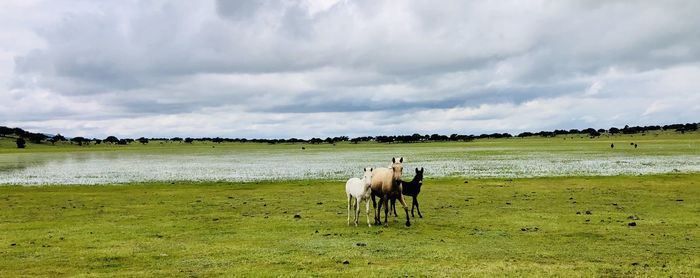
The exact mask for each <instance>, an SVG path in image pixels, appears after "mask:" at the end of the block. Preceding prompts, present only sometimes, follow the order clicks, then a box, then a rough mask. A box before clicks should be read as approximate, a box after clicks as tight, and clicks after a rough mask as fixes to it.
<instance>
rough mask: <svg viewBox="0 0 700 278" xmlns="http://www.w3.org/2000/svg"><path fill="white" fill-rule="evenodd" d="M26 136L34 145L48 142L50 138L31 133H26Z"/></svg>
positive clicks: (41, 134)
mask: <svg viewBox="0 0 700 278" xmlns="http://www.w3.org/2000/svg"><path fill="white" fill-rule="evenodd" d="M24 136H27V139H29V142H32V143H34V144H40V143H41V141H43V140H46V139H47V138H49V136H46V135H45V134H43V133H30V132H25V134H24Z"/></svg>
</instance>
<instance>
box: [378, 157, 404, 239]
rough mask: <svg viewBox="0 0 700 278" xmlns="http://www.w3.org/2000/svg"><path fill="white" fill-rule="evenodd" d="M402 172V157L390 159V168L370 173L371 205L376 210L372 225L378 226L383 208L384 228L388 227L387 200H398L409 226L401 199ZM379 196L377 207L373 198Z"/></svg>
mask: <svg viewBox="0 0 700 278" xmlns="http://www.w3.org/2000/svg"><path fill="white" fill-rule="evenodd" d="M402 172H403V157H401V158H399V159H396V158H392V159H391V167H390V168H377V169H374V171H373V173H372V204H373V206H374V207H375V208H376V209H375V211H374V223H375V224H377V225H379V224H381V223H382V221H381V210H382V206H384V226H388V225H389V223H388V222H387V217H388V215H389V199H390V198H391V197H396V198H399V202H400V203H401V206H403V209H404V211H405V212H406V226H407V227H410V226H411V219H410V218H409V217H408V207H406V202H405V201H404V199H403V194H402V190H401V183H400V182H399V181H400V180H401V174H402ZM376 196H379V197H380V199H379V207H377V202H376V200H375V197H376Z"/></svg>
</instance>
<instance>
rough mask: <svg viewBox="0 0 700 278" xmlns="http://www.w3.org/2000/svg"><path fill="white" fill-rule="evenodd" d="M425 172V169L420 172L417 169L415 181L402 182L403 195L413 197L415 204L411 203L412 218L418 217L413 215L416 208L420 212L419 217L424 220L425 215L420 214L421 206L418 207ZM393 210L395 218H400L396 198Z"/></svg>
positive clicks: (392, 204)
mask: <svg viewBox="0 0 700 278" xmlns="http://www.w3.org/2000/svg"><path fill="white" fill-rule="evenodd" d="M423 171H424V170H423V167H421V168H420V170H418V168H416V175H415V176H414V177H413V180H411V181H409V182H406V181H401V189H402V192H403V195H404V196H411V197H413V202H411V217H416V215H415V214H413V209H414V208H415V209H417V210H418V217H420V218H423V215H422V214H421V213H420V206H418V194H420V188H421V186H423ZM391 210H392V211H393V212H394V216H397V217H398V215H397V214H396V198H392V199H391Z"/></svg>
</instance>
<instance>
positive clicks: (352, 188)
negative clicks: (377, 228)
mask: <svg viewBox="0 0 700 278" xmlns="http://www.w3.org/2000/svg"><path fill="white" fill-rule="evenodd" d="M364 171H365V173H364V175H363V176H362V179H358V178H350V179H349V180H348V181H347V182H346V183H345V193H346V195H347V197H348V225H350V208H351V207H352V205H353V204H352V203H353V202H352V200H353V199H354V200H355V213H353V214H354V215H355V226H357V222H359V218H360V202H361V201H365V205H366V207H367V209H366V211H367V225H368V226H370V227H372V224H370V223H369V198H370V196H371V194H372V189H371V188H370V186H371V183H372V168H365V169H364Z"/></svg>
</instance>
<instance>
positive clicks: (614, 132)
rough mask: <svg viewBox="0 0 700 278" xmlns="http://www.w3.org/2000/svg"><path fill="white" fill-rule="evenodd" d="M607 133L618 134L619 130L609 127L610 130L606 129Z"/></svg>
mask: <svg viewBox="0 0 700 278" xmlns="http://www.w3.org/2000/svg"><path fill="white" fill-rule="evenodd" d="M608 132H610V134H618V133H620V129H619V128H616V127H611V128H610V129H608Z"/></svg>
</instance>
